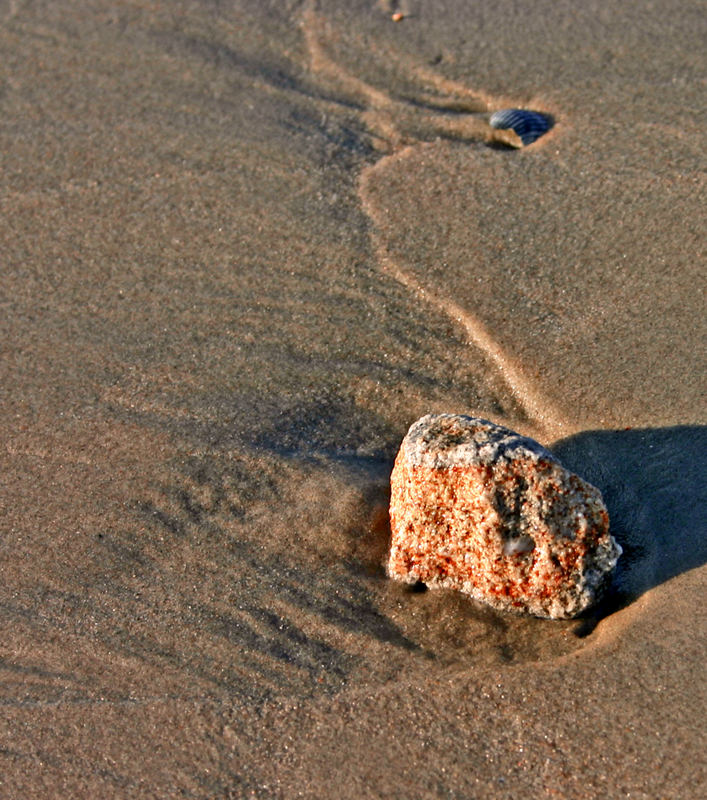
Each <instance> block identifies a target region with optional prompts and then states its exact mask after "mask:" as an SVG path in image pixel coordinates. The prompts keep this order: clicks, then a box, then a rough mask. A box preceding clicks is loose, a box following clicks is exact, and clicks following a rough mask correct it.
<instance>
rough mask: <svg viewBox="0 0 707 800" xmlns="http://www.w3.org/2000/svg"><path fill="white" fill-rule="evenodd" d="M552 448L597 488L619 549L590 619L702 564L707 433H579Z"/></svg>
mask: <svg viewBox="0 0 707 800" xmlns="http://www.w3.org/2000/svg"><path fill="white" fill-rule="evenodd" d="M551 449H552V451H553V452H554V453H555V454H556V455H557V457H558V458H559V459H560V461H561V462H562V463H563V464H564V465H565V466H566V467H568V468H569V469H571V470H572V471H573V472H576V473H577V474H578V475H580V476H581V477H583V478H585V479H586V480H588V481H589V482H590V483H592V484H594V485H595V486H597V487H598V488H599V489H600V490H601V493H602V495H603V496H604V501H605V503H606V505H607V508H608V510H609V517H610V520H611V533H612V534H613V536H614V537H615V538H616V540H617V541H618V542H619V544H620V545H621V546H622V548H623V551H624V552H623V555H622V557H621V558H620V559H619V564H618V566H617V571H616V577H615V579H614V584H613V589H612V592H611V593H610V596H609V597H608V598H607V601H606V602H605V603H604V604H603V606H602V608H600V609H599V610H598V611H597V612H596V613H595V614H594V616H593V619H594V620H595V621H596V620H598V619H599V618H601V617H602V616H605V615H606V614H607V613H610V612H611V611H612V610H615V609H616V608H617V607H621V606H624V605H627V604H628V603H630V602H632V601H633V600H635V599H636V598H637V597H638V596H640V595H641V594H643V593H644V592H645V591H647V590H648V589H651V588H653V587H654V586H657V585H659V584H661V583H663V582H664V581H667V580H669V579H670V578H672V577H674V576H675V575H679V574H680V573H682V572H685V571H687V570H690V569H693V568H695V567H699V566H701V565H702V564H704V563H705V561H707V490H706V489H705V480H704V476H705V453H706V452H707V427H705V426H699V425H684V426H676V427H672V428H656V429H650V428H649V429H640V430H622V431H585V432H583V433H579V434H576V435H575V436H570V437H568V438H567V439H563V440H561V441H559V442H557V443H555V445H554V446H553V447H552V448H551ZM589 628H590V629H591V620H589ZM590 629H589V630H587V631H586V632H587V633H588V632H591V630H590Z"/></svg>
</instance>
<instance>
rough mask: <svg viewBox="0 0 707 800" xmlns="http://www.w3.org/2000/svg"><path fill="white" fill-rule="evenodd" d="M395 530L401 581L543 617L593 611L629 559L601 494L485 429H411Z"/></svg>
mask: <svg viewBox="0 0 707 800" xmlns="http://www.w3.org/2000/svg"><path fill="white" fill-rule="evenodd" d="M390 518H391V529H392V538H391V547H390V556H389V560H388V574H389V575H390V577H391V578H394V579H396V580H401V581H406V582H408V583H415V582H417V581H422V582H424V583H426V584H428V585H429V586H431V587H434V586H445V587H449V588H454V589H459V590H460V591H462V592H465V593H467V594H470V595H471V596H472V597H474V598H476V599H477V600H482V601H484V602H486V603H489V604H490V605H492V606H495V607H497V608H504V609H515V610H519V611H527V612H529V613H531V614H536V615H538V616H542V617H551V618H562V617H573V616H576V615H577V614H579V613H580V612H582V611H583V610H584V609H585V608H587V607H589V606H590V605H592V604H593V603H594V602H595V601H596V600H597V598H598V596H599V595H600V593H601V591H602V588H603V586H604V585H605V584H606V582H607V578H608V576H609V574H610V573H611V571H612V570H613V568H614V566H615V565H616V561H617V560H618V557H619V555H620V554H621V548H620V547H619V545H618V544H616V542H615V541H614V539H613V538H612V537H611V536H610V534H609V530H608V529H609V516H608V514H607V511H606V508H605V507H604V503H603V502H602V499H601V495H600V493H599V490H598V489H595V488H594V487H593V486H591V485H590V484H588V483H586V482H585V481H583V480H582V479H581V478H578V477H577V476H576V475H573V474H572V473H570V472H568V471H567V470H566V469H564V467H562V466H561V465H560V464H559V463H558V462H557V461H556V460H555V458H554V456H552V454H551V453H549V452H548V451H547V450H545V449H544V448H543V447H542V446H541V445H539V444H538V443H537V442H535V441H533V440H532V439H528V438H526V437H523V436H520V435H519V434H517V433H513V432H512V431H510V430H508V429H507V428H504V427H502V426H500V425H495V424H494V423H492V422H488V421H487V420H482V419H477V418H474V417H465V416H458V415H451V414H442V415H438V416H433V415H428V416H426V417H423V418H422V419H420V420H418V422H416V423H415V424H414V425H413V426H412V427H411V428H410V431H409V432H408V434H407V436H406V437H405V439H404V440H403V443H402V445H401V448H400V452H399V453H398V457H397V459H396V462H395V467H394V469H393V474H392V476H391V503H390Z"/></svg>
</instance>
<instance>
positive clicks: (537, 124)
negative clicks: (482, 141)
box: [489, 108, 553, 146]
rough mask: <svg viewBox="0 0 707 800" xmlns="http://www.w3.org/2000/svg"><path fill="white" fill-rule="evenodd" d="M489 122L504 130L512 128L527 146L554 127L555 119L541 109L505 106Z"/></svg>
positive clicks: (492, 115) (494, 126) (492, 125)
mask: <svg viewBox="0 0 707 800" xmlns="http://www.w3.org/2000/svg"><path fill="white" fill-rule="evenodd" d="M489 124H490V125H491V127H492V128H500V129H504V130H505V129H507V128H512V129H513V130H514V131H515V132H516V133H517V134H518V136H519V137H520V140H521V142H523V145H526V146H527V145H529V144H532V143H533V142H534V141H535V140H536V139H539V138H540V137H541V136H542V135H543V134H544V133H547V132H548V131H549V130H550V128H552V125H553V119H552V117H551V116H550V115H549V114H541V113H540V112H539V111H527V110H526V109H524V108H504V109H503V111H496V112H495V113H493V114H491V119H490V120H489Z"/></svg>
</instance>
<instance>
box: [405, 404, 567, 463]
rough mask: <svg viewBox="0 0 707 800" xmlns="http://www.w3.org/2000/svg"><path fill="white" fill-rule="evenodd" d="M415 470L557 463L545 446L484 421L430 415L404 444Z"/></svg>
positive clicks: (459, 416)
mask: <svg viewBox="0 0 707 800" xmlns="http://www.w3.org/2000/svg"><path fill="white" fill-rule="evenodd" d="M401 449H402V451H403V455H404V457H405V459H406V460H407V462H408V463H409V464H412V465H413V466H420V467H428V468H433V469H448V468H450V467H471V466H480V465H491V464H500V463H509V462H511V461H515V460H517V459H521V458H522V459H524V460H531V461H533V462H536V463H537V462H538V461H539V460H540V459H544V460H547V461H550V462H553V463H557V459H556V458H555V457H554V456H553V455H552V453H550V452H549V451H548V450H546V449H545V448H544V447H543V446H542V445H541V444H538V442H536V441H535V440H534V439H530V438H528V437H527V436H521V435H520V434H519V433H514V432H513V431H512V430H510V429H509V428H504V427H503V425H497V424H496V423H495V422H490V421H489V420H487V419H481V418H480V417H468V416H466V415H464V414H427V415H426V416H424V417H422V418H420V419H419V420H418V421H417V422H415V423H414V424H413V425H412V426H411V428H410V430H409V431H408V433H407V436H406V437H405V439H404V440H403V443H402V448H401Z"/></svg>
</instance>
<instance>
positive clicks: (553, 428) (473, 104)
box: [302, 0, 576, 439]
mask: <svg viewBox="0 0 707 800" xmlns="http://www.w3.org/2000/svg"><path fill="white" fill-rule="evenodd" d="M326 25H327V24H326V21H325V20H324V19H323V18H322V17H321V16H320V15H318V14H317V13H316V4H315V3H314V0H310V2H309V3H307V4H306V6H305V9H304V11H303V25H302V27H303V33H304V39H305V42H306V45H307V48H308V52H309V58H310V65H311V68H312V71H313V72H314V73H315V74H319V75H321V76H323V77H324V78H326V79H327V80H329V81H331V80H333V81H335V82H336V83H337V84H338V85H339V86H340V87H341V88H342V89H343V90H344V91H346V92H348V93H350V94H351V95H352V96H354V97H355V98H356V99H357V100H359V101H360V102H362V103H363V104H364V105H365V106H366V110H365V111H362V112H361V116H362V119H363V121H364V122H365V123H366V125H367V127H368V128H369V130H370V131H371V133H372V135H373V137H374V143H375V144H376V146H377V147H378V148H379V149H381V150H384V151H387V152H386V153H385V154H384V155H382V156H381V158H380V159H379V160H378V161H377V162H376V163H375V164H372V165H370V166H368V167H365V168H364V169H363V170H362V172H361V175H360V178H359V186H358V194H359V198H360V200H361V205H362V208H363V211H364V212H365V213H366V215H367V216H368V218H369V219H370V220H371V222H372V223H373V226H374V228H375V229H376V230H377V231H380V230H381V228H382V225H381V221H380V220H378V219H377V209H376V207H375V203H374V202H372V200H371V194H370V192H369V185H370V182H371V180H372V178H373V177H374V176H376V175H377V174H378V173H379V172H380V171H381V170H384V169H385V168H386V166H387V165H388V164H389V163H390V161H391V159H395V158H399V157H401V156H404V155H407V154H409V153H410V152H411V151H412V150H415V149H417V148H419V147H420V146H422V144H423V142H422V141H420V140H419V139H417V140H415V138H414V137H413V141H410V137H409V135H406V134H405V133H404V132H403V131H401V130H400V129H399V125H398V124H397V123H398V120H397V118H396V117H397V116H398V115H402V116H405V115H406V114H407V113H409V105H408V104H407V103H406V102H405V101H404V100H397V99H395V98H393V97H391V96H390V95H389V94H388V93H387V92H385V91H381V90H380V89H376V88H375V87H373V86H371V85H370V84H368V83H366V81H364V80H362V79H361V78H359V77H357V76H355V75H352V74H351V73H350V72H349V71H348V70H347V69H345V68H344V67H343V66H341V64H339V63H337V62H336V61H335V60H334V59H332V58H331V57H330V56H329V54H328V53H327V51H326V48H325V46H324V45H323V44H322V39H324V38H327V27H326ZM328 38H331V35H330V34H329V37H328ZM404 66H405V68H406V69H407V70H408V72H410V73H412V74H414V75H415V77H416V78H417V79H418V80H420V81H421V82H422V83H423V84H425V85H426V86H428V87H430V88H431V89H432V90H434V91H436V92H438V93H443V95H446V98H445V97H444V96H443V97H442V98H441V99H440V98H439V96H438V95H435V97H436V98H437V100H438V102H440V103H441V104H444V102H445V100H446V102H447V103H450V102H451V101H454V102H455V103H464V104H465V106H464V107H465V109H468V113H467V114H465V115H464V116H463V117H462V118H461V120H459V121H457V122H456V123H452V124H450V122H449V121H448V120H447V119H444V118H441V117H440V116H439V115H438V116H437V117H436V118H435V120H434V122H433V123H432V126H433V128H434V129H435V130H437V131H438V133H439V134H447V135H449V134H450V133H455V134H458V135H460V136H461V135H463V138H465V139H467V140H472V141H473V140H476V141H488V140H489V139H490V138H492V135H493V134H492V133H491V128H490V126H489V125H488V122H487V121H486V120H485V119H483V118H481V117H480V114H481V113H485V112H488V111H489V110H492V109H494V108H501V107H503V106H504V105H508V104H509V101H508V99H506V98H493V97H491V96H490V95H487V94H485V93H484V92H478V91H474V90H471V89H469V88H468V87H466V86H464V85H462V84H459V83H457V82H456V81H451V80H448V79H446V78H443V77H441V76H439V75H437V74H436V73H434V72H433V71H432V70H430V69H428V68H424V69H423V68H420V67H418V66H416V65H414V64H407V63H406V64H405V65H404ZM450 98H451V100H450ZM374 237H375V239H377V241H374V245H375V252H376V257H377V260H378V264H379V267H380V269H381V271H382V272H383V273H384V274H386V275H388V276H390V277H392V278H393V279H394V280H396V281H397V282H398V283H400V284H401V285H402V286H404V287H405V288H406V289H407V290H408V291H410V292H412V293H413V294H415V295H416V296H418V297H419V298H421V299H423V300H424V301H425V302H426V303H428V304H429V305H430V306H432V307H433V308H434V309H435V310H436V311H438V312H439V313H441V314H443V315H444V316H446V317H447V318H449V319H450V320H451V321H452V322H453V323H454V324H455V325H458V326H461V327H462V329H463V330H464V333H465V335H466V338H467V340H468V341H469V343H470V344H472V345H473V346H475V347H477V348H478V349H479V350H480V351H481V352H482V353H483V354H484V356H485V357H486V359H487V360H488V362H489V363H490V364H492V365H493V367H494V368H495V369H496V371H497V372H498V373H499V374H500V376H501V378H502V380H503V381H504V383H505V384H506V386H507V387H508V388H509V390H510V392H511V394H512V395H513V397H514V399H515V400H516V401H517V402H518V404H519V405H520V406H521V408H522V409H523V410H524V411H525V413H526V415H527V416H528V418H529V420H530V421H531V424H532V426H533V427H534V429H535V430H534V431H533V434H534V435H538V436H542V437H543V438H545V439H550V438H558V437H559V436H562V435H564V436H566V435H568V434H569V433H572V432H573V431H574V430H575V429H576V425H573V424H572V423H571V422H570V421H569V420H568V419H567V418H566V416H565V415H564V414H563V413H562V412H561V411H560V409H559V408H557V407H556V406H555V405H554V404H553V403H552V402H551V401H550V400H548V398H547V397H546V396H545V395H544V394H543V392H542V391H541V390H540V389H539V388H538V387H537V386H536V385H535V382H534V381H533V380H532V379H531V378H530V377H529V376H528V375H527V373H526V371H525V370H524V369H523V368H522V366H521V365H520V364H518V363H516V361H515V360H514V359H513V358H512V357H511V356H510V354H509V353H508V352H507V351H506V350H505V349H504V348H503V347H502V346H501V344H500V343H499V342H498V341H497V340H496V339H495V338H494V336H493V335H492V334H491V332H490V331H489V330H488V329H487V328H486V326H485V325H484V323H483V322H482V321H481V319H480V318H479V317H478V316H476V315H474V314H473V313H471V312H470V311H468V310H467V309H464V308H462V307H461V306H460V305H458V304H457V303H455V302H454V301H453V300H451V299H449V298H447V297H444V296H443V295H441V294H439V293H437V292H435V291H433V290H431V289H430V288H428V287H425V286H423V285H422V284H421V283H419V281H417V280H416V279H415V278H414V277H413V276H412V275H411V274H410V273H409V272H407V271H406V270H405V269H403V267H402V266H401V265H400V264H399V263H397V262H396V261H394V260H393V259H392V258H391V257H390V255H389V254H388V253H387V252H386V249H385V246H384V245H383V243H382V242H381V235H380V233H378V234H374Z"/></svg>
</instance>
